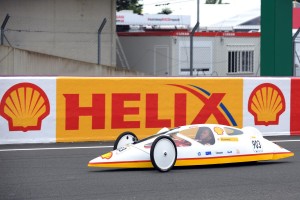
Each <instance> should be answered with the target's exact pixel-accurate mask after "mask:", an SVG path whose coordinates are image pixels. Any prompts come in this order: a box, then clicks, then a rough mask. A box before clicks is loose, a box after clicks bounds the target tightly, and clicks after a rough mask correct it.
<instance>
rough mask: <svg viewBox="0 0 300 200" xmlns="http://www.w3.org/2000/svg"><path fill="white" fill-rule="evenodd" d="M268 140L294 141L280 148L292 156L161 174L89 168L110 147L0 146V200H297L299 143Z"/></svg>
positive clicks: (296, 139)
mask: <svg viewBox="0 0 300 200" xmlns="http://www.w3.org/2000/svg"><path fill="white" fill-rule="evenodd" d="M268 139H270V140H293V141H281V142H280V143H278V144H279V145H280V146H282V147H284V148H287V149H289V150H291V151H293V152H294V153H295V156H294V157H292V158H288V159H285V160H279V161H272V162H259V163H244V164H226V165H213V166H212V165H211V166H198V167H176V168H174V169H173V170H171V171H170V172H168V173H160V172H158V171H156V170H154V169H100V168H99V169H97V168H96V169H93V168H88V167H87V163H88V161H89V160H91V159H92V158H94V157H96V156H98V155H100V154H103V153H105V152H107V151H110V150H111V149H112V147H111V146H112V143H73V144H34V145H33V144H31V145H29V144H27V145H0V199H1V200H4V199H20V200H26V199H39V200H46V199H47V200H48V199H49V200H50V199H51V200H52V199H60V200H68V199H72V200H76V199H114V200H116V199H124V200H125V199H128V200H130V199H142V200H147V199H172V200H174V199H211V200H219V199H220V200H235V199H238V200H241V199H251V200H252V199H272V200H277V199H278V200H279V199H280V200H281V199H285V200H287V199H295V200H299V199H300V137H275V138H274V137H272V138H268ZM98 146H101V147H98ZM103 146H104V147H103ZM105 146H109V147H105ZM77 147H81V148H77ZM82 147H83V148H82Z"/></svg>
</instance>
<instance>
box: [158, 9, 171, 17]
mask: <svg viewBox="0 0 300 200" xmlns="http://www.w3.org/2000/svg"><path fill="white" fill-rule="evenodd" d="M171 13H172V10H171V9H170V8H163V9H162V10H161V11H160V12H159V13H158V14H165V15H169V14H171Z"/></svg>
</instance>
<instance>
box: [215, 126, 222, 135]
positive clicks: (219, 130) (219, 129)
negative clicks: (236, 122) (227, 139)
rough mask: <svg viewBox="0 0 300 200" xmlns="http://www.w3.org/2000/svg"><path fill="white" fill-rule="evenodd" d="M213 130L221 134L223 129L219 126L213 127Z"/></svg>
mask: <svg viewBox="0 0 300 200" xmlns="http://www.w3.org/2000/svg"><path fill="white" fill-rule="evenodd" d="M214 131H215V132H216V133H217V134H218V135H223V133H224V130H223V129H222V128H221V127H215V128H214Z"/></svg>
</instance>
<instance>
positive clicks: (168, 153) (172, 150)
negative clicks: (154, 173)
mask: <svg viewBox="0 0 300 200" xmlns="http://www.w3.org/2000/svg"><path fill="white" fill-rule="evenodd" d="M150 159H151V163H152V165H153V167H154V168H155V169H157V170H158V171H160V172H167V171H169V170H170V169H172V168H173V166H174V165H175V163H176V160H177V147H176V145H175V143H174V141H173V140H172V139H171V138H170V137H168V136H165V135H162V136H159V137H158V138H156V139H155V140H154V142H153V143H152V146H151V150H150ZM164 162H165V163H164Z"/></svg>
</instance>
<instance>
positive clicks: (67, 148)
mask: <svg viewBox="0 0 300 200" xmlns="http://www.w3.org/2000/svg"><path fill="white" fill-rule="evenodd" d="M111 147H113V146H89V147H55V148H30V149H0V152H1V151H43V150H69V149H105V148H111Z"/></svg>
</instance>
